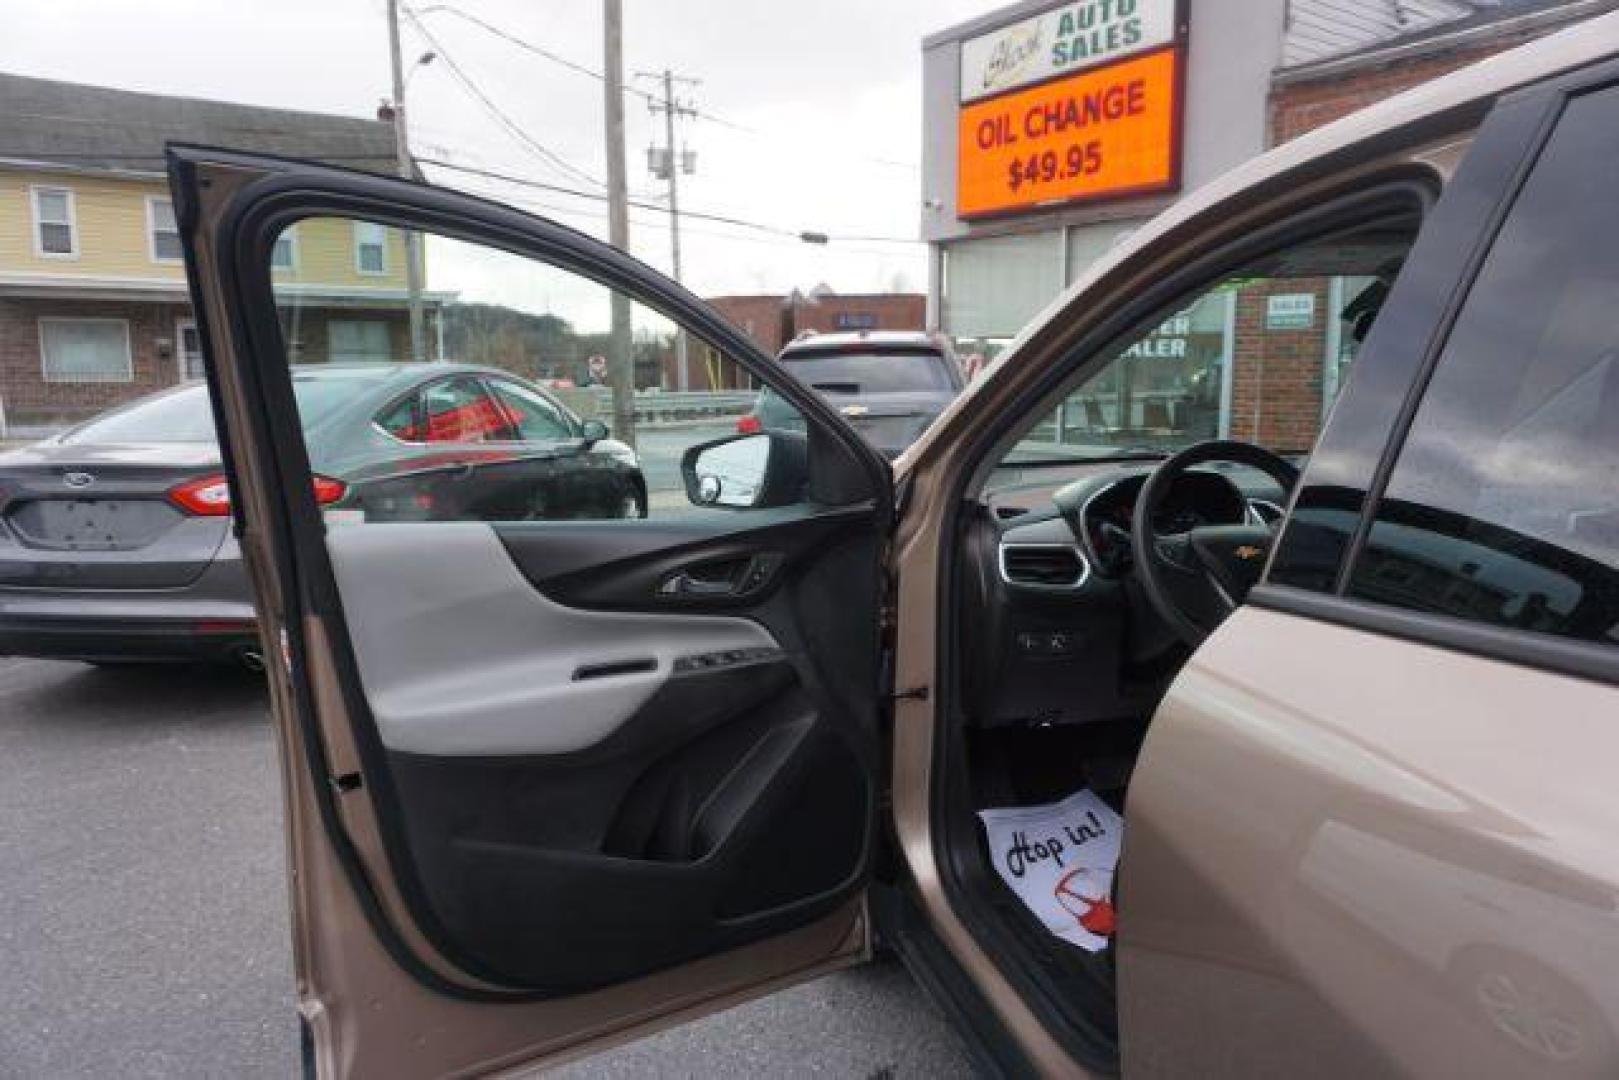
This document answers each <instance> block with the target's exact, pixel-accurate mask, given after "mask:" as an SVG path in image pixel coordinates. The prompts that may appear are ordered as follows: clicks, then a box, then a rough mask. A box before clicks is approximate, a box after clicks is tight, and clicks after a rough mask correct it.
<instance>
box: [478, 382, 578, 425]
mask: <svg viewBox="0 0 1619 1080" xmlns="http://www.w3.org/2000/svg"><path fill="white" fill-rule="evenodd" d="M489 388H490V389H491V390H492V391H494V394H495V397H496V398H498V399H499V400H500V405H501V408H502V409H504V410H505V412H506V415H507V416H509V417H511V421H512V423H513V424H514V425H516V427H517V437H518V438H520V439H566V438H568V437H569V436H570V435H572V434H573V425H572V424H570V423H569V422H568V421H567V419H566V418H565V417H564V416H563V415H562V413H561V411H560V410H558V409H557V407H556V406H555V405H553V404H551V403H550V402H549V401H547V400H545V399H544V398H543V397H541V396H540V395H538V394H536V393H533V392H532V391H529V390H525V389H523V388H522V387H521V386H518V385H516V384H515V383H509V382H506V381H504V380H501V379H495V380H491V381H490V383H489Z"/></svg>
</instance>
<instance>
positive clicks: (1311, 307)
mask: <svg viewBox="0 0 1619 1080" xmlns="http://www.w3.org/2000/svg"><path fill="white" fill-rule="evenodd" d="M1313 326H1315V293H1280V294H1278V295H1276V296H1269V297H1266V298H1265V329H1267V330H1309V329H1310V328H1312V327H1313Z"/></svg>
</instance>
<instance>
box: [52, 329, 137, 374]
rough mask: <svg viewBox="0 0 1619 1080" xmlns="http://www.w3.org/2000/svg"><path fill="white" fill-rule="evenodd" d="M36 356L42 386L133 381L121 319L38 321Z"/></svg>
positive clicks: (127, 338) (131, 363)
mask: <svg viewBox="0 0 1619 1080" xmlns="http://www.w3.org/2000/svg"><path fill="white" fill-rule="evenodd" d="M39 355H40V363H41V366H42V368H43V371H44V375H45V381H46V382H54V383H111V382H129V381H130V380H131V379H133V378H134V377H135V370H134V361H133V358H132V357H131V355H130V351H129V323H128V322H127V321H126V320H124V319H41V320H39Z"/></svg>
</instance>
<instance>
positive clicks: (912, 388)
mask: <svg viewBox="0 0 1619 1080" xmlns="http://www.w3.org/2000/svg"><path fill="white" fill-rule="evenodd" d="M781 362H782V365H783V366H785V367H786V368H787V370H788V371H790V372H792V374H793V376H794V377H795V378H797V379H799V380H801V381H803V382H804V383H806V384H808V385H809V386H811V387H813V388H815V389H816V390H819V391H820V392H821V393H823V394H903V393H918V392H921V393H934V392H939V391H944V392H949V391H950V390H951V389H952V387H951V385H950V374H949V372H948V371H946V370H945V366H944V365H945V360H944V357H943V356H942V355H941V354H939V353H937V352H932V351H919V352H828V353H813V352H798V353H787V354H786V355H784V356H783V357H782V358H781Z"/></svg>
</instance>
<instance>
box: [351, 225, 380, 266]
mask: <svg viewBox="0 0 1619 1080" xmlns="http://www.w3.org/2000/svg"><path fill="white" fill-rule="evenodd" d="M352 228H353V233H354V272H355V273H356V274H360V275H362V276H364V277H387V276H388V228H387V226H385V225H378V224H377V223H376V222H372V221H355V222H353V223H352ZM362 228H374V229H380V230H381V231H382V243H381V244H379V245H377V246H378V247H380V248H382V269H381V270H367V269H366V268H365V266H364V264H362V263H361V262H360V248H361V246H362V245H361V243H360V230H361V229H362Z"/></svg>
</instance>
